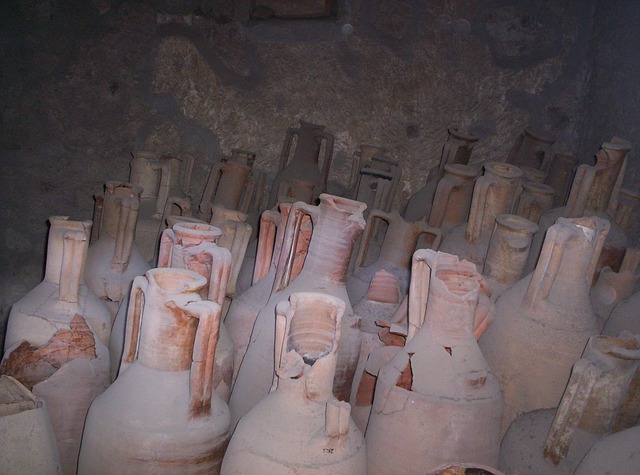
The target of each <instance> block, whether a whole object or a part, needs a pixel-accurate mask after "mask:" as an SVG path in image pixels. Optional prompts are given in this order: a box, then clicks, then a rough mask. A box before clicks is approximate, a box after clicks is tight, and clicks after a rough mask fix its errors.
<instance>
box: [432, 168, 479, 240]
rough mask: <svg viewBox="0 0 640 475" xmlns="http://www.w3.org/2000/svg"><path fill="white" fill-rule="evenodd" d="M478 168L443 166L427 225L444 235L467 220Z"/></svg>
mask: <svg viewBox="0 0 640 475" xmlns="http://www.w3.org/2000/svg"><path fill="white" fill-rule="evenodd" d="M481 172H482V168H481V167H478V166H471V165H463V164H461V163H451V164H449V165H445V167H444V176H443V177H442V179H441V180H440V181H439V182H438V187H437V188H436V193H435V196H434V198H433V206H432V208H431V213H430V215H429V225H430V226H433V227H436V228H440V230H441V231H442V232H443V233H446V232H447V231H449V230H450V229H451V228H453V227H455V226H457V225H458V224H462V223H465V222H466V221H467V220H468V219H469V210H470V209H471V198H472V197H473V186H474V184H475V181H476V178H477V177H478V176H480V173H481Z"/></svg>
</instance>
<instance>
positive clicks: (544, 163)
mask: <svg viewBox="0 0 640 475" xmlns="http://www.w3.org/2000/svg"><path fill="white" fill-rule="evenodd" d="M555 141H556V138H555V137H553V136H552V135H549V134H547V133H546V132H544V131H541V130H536V129H534V128H532V127H527V128H526V129H524V131H523V132H522V134H520V136H519V137H518V138H517V139H516V142H515V144H514V145H513V147H512V148H511V151H510V152H509V156H508V158H507V162H508V163H513V164H514V165H517V166H529V167H532V168H537V169H541V170H545V171H546V170H549V168H550V167H551V162H552V161H553V156H554V155H553V151H552V150H551V146H552V145H553V144H554V143H555Z"/></svg>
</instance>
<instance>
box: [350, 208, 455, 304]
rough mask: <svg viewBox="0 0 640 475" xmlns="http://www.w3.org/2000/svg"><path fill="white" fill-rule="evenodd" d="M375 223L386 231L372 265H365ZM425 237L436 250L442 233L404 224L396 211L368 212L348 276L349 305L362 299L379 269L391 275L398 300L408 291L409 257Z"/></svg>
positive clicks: (428, 227)
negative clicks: (350, 272)
mask: <svg viewBox="0 0 640 475" xmlns="http://www.w3.org/2000/svg"><path fill="white" fill-rule="evenodd" d="M378 220H381V221H385V222H386V223H387V224H388V227H387V232H386V234H385V237H384V241H383V242H382V247H381V248H380V253H379V254H378V259H376V261H375V262H373V263H371V264H369V265H365V263H366V261H367V254H368V251H369V247H370V246H369V244H370V242H371V238H372V237H373V234H374V230H375V228H376V225H377V224H378ZM422 235H428V236H429V238H430V239H429V241H431V242H432V245H431V247H432V248H433V249H436V250H437V249H438V247H439V246H440V241H441V240H442V233H441V232H440V230H439V229H437V228H432V227H431V226H427V225H426V223H425V222H424V221H420V222H417V223H411V222H408V221H405V220H404V219H403V218H402V216H400V213H398V211H397V210H394V211H393V212H391V213H386V212H384V211H382V210H379V209H374V210H372V211H371V212H370V213H369V218H368V219H367V226H366V227H365V229H364V233H363V235H362V240H361V242H360V247H359V248H358V254H357V255H356V258H355V266H354V271H353V273H352V274H351V275H349V276H348V277H347V292H348V294H349V299H350V301H351V302H355V303H357V302H359V301H360V300H362V298H364V296H365V294H366V293H367V291H368V289H369V285H370V284H371V279H373V276H374V274H375V273H376V272H378V271H379V270H381V269H384V270H386V271H387V272H389V273H390V274H392V275H393V276H394V277H395V279H396V281H397V285H398V286H399V289H400V298H401V299H402V297H404V296H405V294H406V293H407V291H408V290H409V267H410V266H411V256H412V255H413V252H414V251H415V250H416V245H417V243H418V239H419V238H420V236H422Z"/></svg>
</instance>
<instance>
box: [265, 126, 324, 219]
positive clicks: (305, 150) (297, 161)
mask: <svg viewBox="0 0 640 475" xmlns="http://www.w3.org/2000/svg"><path fill="white" fill-rule="evenodd" d="M294 137H295V139H296V141H295V150H294V151H293V155H291V146H292V145H293V143H294ZM333 142H334V137H333V135H331V134H330V133H329V132H326V131H325V130H324V125H316V124H312V123H311V122H305V121H303V120H301V121H300V127H298V128H294V127H291V128H289V130H287V134H286V136H285V139H284V143H283V145H282V151H281V152H280V165H279V167H278V173H277V174H276V176H275V178H274V180H273V184H272V185H271V196H270V198H269V208H272V207H273V206H275V204H276V202H277V201H278V197H279V196H288V197H291V198H294V199H295V200H303V198H305V197H306V198H310V200H309V201H308V202H309V203H311V202H312V201H313V200H314V199H315V198H316V197H318V195H319V194H320V193H324V192H325V191H326V187H327V180H328V179H329V170H330V169H331V162H332V159H333ZM323 144H324V155H323V159H322V161H320V152H321V148H322V147H323ZM320 167H321V168H320ZM292 180H303V181H305V182H308V183H310V184H311V193H309V194H308V193H307V192H306V191H303V195H304V196H301V195H299V194H298V193H293V192H292V187H293V188H295V189H298V190H300V191H302V190H304V188H303V187H299V186H295V185H296V184H295V183H293V182H292Z"/></svg>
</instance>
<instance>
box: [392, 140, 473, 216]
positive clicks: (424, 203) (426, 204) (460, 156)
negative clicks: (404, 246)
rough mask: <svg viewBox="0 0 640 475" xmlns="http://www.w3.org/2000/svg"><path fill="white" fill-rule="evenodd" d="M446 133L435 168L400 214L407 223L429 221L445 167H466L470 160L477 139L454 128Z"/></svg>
mask: <svg viewBox="0 0 640 475" xmlns="http://www.w3.org/2000/svg"><path fill="white" fill-rule="evenodd" d="M447 132H448V133H449V137H448V138H447V141H446V142H445V144H444V146H443V147H442V156H441V157H440V163H439V164H438V166H437V167H433V168H431V170H429V174H428V175H427V182H426V183H425V184H424V186H423V187H422V188H420V189H419V190H418V191H416V192H415V193H414V194H413V195H412V196H411V198H409V202H408V203H407V207H406V209H405V210H404V213H403V214H402V215H403V216H404V219H406V220H407V221H418V220H419V219H422V218H425V219H426V220H427V221H429V220H430V216H429V215H430V213H431V209H432V204H433V200H434V196H435V193H436V188H437V186H438V182H439V181H440V180H441V179H442V177H443V176H444V172H445V166H446V165H449V164H453V163H459V164H462V165H467V164H468V163H469V159H470V158H471V152H472V151H473V147H474V145H475V144H476V142H477V141H478V140H479V138H478V137H476V136H474V135H471V134H467V133H463V132H461V131H460V130H458V129H457V128H455V127H450V128H449V129H448V130H447Z"/></svg>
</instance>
